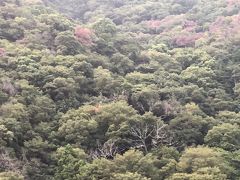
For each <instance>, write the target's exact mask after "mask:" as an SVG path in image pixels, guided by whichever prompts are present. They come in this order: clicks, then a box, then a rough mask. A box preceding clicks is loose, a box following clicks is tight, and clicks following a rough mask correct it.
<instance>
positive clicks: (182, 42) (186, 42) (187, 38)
mask: <svg viewBox="0 0 240 180" xmlns="http://www.w3.org/2000/svg"><path fill="white" fill-rule="evenodd" d="M201 37H203V33H196V34H192V35H180V36H178V37H176V38H175V39H174V43H175V44H176V45H177V46H179V47H185V46H192V45H194V44H195V42H196V40H198V39H200V38H201Z"/></svg>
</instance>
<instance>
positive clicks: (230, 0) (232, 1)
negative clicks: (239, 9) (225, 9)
mask: <svg viewBox="0 0 240 180" xmlns="http://www.w3.org/2000/svg"><path fill="white" fill-rule="evenodd" d="M227 4H228V5H230V6H234V5H236V4H240V0H227Z"/></svg>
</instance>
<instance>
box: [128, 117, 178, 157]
mask: <svg viewBox="0 0 240 180" xmlns="http://www.w3.org/2000/svg"><path fill="white" fill-rule="evenodd" d="M129 132H130V134H131V135H132V136H133V137H134V139H133V143H134V147H135V148H143V149H144V151H145V153H148V150H149V147H156V146H158V145H160V144H164V145H170V146H171V145H173V144H174V141H173V137H172V136H171V135H170V133H169V131H168V127H167V125H166V124H163V123H162V122H161V121H158V122H155V123H153V124H148V123H141V124H139V125H135V126H133V127H131V128H130V131H129Z"/></svg>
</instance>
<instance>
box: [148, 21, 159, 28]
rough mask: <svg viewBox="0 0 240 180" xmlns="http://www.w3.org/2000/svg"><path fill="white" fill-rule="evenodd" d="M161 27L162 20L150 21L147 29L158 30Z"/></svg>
mask: <svg viewBox="0 0 240 180" xmlns="http://www.w3.org/2000/svg"><path fill="white" fill-rule="evenodd" d="M160 25H161V21H160V20H150V21H147V27H148V28H150V29H154V28H158V27H159V26H160Z"/></svg>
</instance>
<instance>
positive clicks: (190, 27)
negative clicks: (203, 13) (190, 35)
mask: <svg viewBox="0 0 240 180" xmlns="http://www.w3.org/2000/svg"><path fill="white" fill-rule="evenodd" d="M196 27H197V23H196V22H194V21H189V20H187V21H185V22H183V29H185V30H186V31H194V30H195V29H196Z"/></svg>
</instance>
